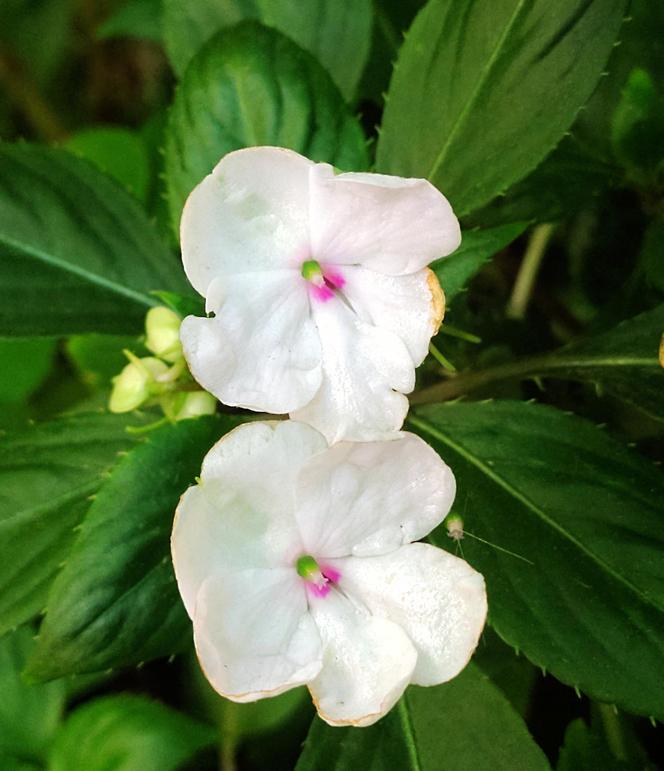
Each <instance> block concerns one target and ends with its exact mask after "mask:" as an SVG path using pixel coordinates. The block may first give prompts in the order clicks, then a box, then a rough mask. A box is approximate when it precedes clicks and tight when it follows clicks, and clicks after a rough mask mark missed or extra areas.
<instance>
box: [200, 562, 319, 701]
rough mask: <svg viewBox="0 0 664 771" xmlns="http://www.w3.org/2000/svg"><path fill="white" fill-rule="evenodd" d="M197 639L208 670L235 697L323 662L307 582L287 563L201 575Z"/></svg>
mask: <svg viewBox="0 0 664 771" xmlns="http://www.w3.org/2000/svg"><path fill="white" fill-rule="evenodd" d="M194 642H195V645H196V652H197V653H198V658H199V661H200V663H201V667H202V669H203V671H204V673H205V676H206V677H207V679H208V680H209V681H210V683H211V684H212V686H213V688H214V689H215V690H216V691H217V692H218V693H220V694H222V696H226V697H227V698H229V699H233V701H240V702H245V701H255V700H256V699H261V698H263V697H265V696H276V695H277V694H279V693H282V692H283V691H287V690H288V689H290V688H294V687H295V686H297V685H302V684H304V683H307V682H309V681H310V680H311V679H312V678H314V677H316V675H317V674H318V672H319V671H320V668H321V663H322V653H321V650H322V648H321V640H320V636H319V634H318V630H317V627H316V624H315V623H314V620H313V619H312V617H311V615H310V614H309V612H308V608H307V599H306V595H305V588H304V585H303V584H302V581H300V579H299V578H298V577H297V574H296V573H295V571H294V570H293V569H292V568H291V569H286V568H282V569H272V570H243V571H239V572H237V573H230V574H228V575H226V576H211V577H210V578H208V579H206V580H205V581H204V582H203V584H202V585H201V588H200V590H199V593H198V597H197V601H196V611H195V613H194Z"/></svg>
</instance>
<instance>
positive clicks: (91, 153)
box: [65, 126, 150, 203]
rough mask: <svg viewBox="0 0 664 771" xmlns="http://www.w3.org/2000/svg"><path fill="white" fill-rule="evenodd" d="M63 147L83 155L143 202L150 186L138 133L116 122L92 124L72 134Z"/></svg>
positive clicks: (146, 158)
mask: <svg viewBox="0 0 664 771" xmlns="http://www.w3.org/2000/svg"><path fill="white" fill-rule="evenodd" d="M65 146H66V148H67V149H68V150H69V151H70V152H72V153H74V154H75V155H79V156H81V157H82V158H87V159H88V160H89V161H91V162H92V163H94V165H95V166H97V167H98V168H99V169H100V170H101V171H103V172H104V173H105V174H108V176H109V177H113V179H115V180H116V181H118V182H119V183H120V184H121V185H122V186H123V187H125V188H126V189H127V190H129V192H130V193H132V194H133V195H134V196H135V197H136V198H138V200H139V201H141V202H143V203H145V200H146V198H147V194H148V188H149V186H150V161H149V158H148V150H147V147H146V146H145V143H144V142H143V140H142V138H141V136H140V134H137V133H136V132H135V131H129V129H125V128H120V127H119V126H96V127H94V128H86V129H82V130H81V131H77V132H76V133H75V134H72V135H71V136H70V137H69V139H68V140H67V143H66V145H65Z"/></svg>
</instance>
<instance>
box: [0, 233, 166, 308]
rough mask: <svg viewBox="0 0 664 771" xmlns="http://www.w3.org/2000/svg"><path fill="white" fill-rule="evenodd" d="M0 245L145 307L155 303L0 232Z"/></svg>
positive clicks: (129, 289)
mask: <svg viewBox="0 0 664 771" xmlns="http://www.w3.org/2000/svg"><path fill="white" fill-rule="evenodd" d="M0 246H7V247H8V248H9V249H11V250H14V251H15V252H18V253H19V254H25V255H27V256H29V257H31V258H32V259H35V260H39V261H41V262H43V263H45V264H46V265H49V266H50V267H52V268H57V269H58V270H61V271H63V272H64V273H70V274H71V275H74V276H77V277H78V278H82V279H84V280H85V281H87V282H88V283H90V284H94V285H96V286H99V287H102V288H103V289H107V290H110V291H111V292H113V293H114V294H119V295H121V296H122V297H126V298H127V299H129V300H132V301H133V302H136V303H138V304H140V305H142V306H144V307H146V308H151V307H152V306H153V305H156V304H157V300H156V299H153V298H152V297H150V296H149V295H147V294H143V293H142V292H138V291H136V290H135V289H131V288H130V287H127V286H123V285H122V284H118V283H116V282H115V281H111V280H110V279H107V278H104V277H103V276H100V275H98V274H96V273H92V272H91V271H88V270H85V269H83V268H81V267H80V266H77V265H74V264H73V263H70V262H66V261H65V260H61V259H59V258H58V257H55V256H54V255H52V254H48V253H47V252H44V251H42V250H41V249H37V248H35V247H32V246H29V245H27V244H25V243H21V242H20V241H15V240H14V239H12V238H9V237H8V236H6V235H3V234H0Z"/></svg>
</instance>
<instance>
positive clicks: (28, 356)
mask: <svg viewBox="0 0 664 771" xmlns="http://www.w3.org/2000/svg"><path fill="white" fill-rule="evenodd" d="M56 345H57V341H56V340H52V339H47V338H46V339H43V340H0V404H1V403H2V402H17V401H20V400H22V399H27V398H28V397H29V396H30V394H31V393H33V392H34V391H35V389H37V388H38V387H39V386H40V385H41V383H42V382H43V381H44V378H45V377H46V376H47V375H48V373H49V372H50V370H51V366H52V364H53V357H54V355H55V347H56Z"/></svg>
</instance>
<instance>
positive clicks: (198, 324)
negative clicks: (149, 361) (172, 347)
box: [180, 270, 322, 414]
mask: <svg viewBox="0 0 664 771" xmlns="http://www.w3.org/2000/svg"><path fill="white" fill-rule="evenodd" d="M305 284H306V282H305V281H304V279H303V278H302V277H301V276H300V274H299V272H298V271H294V270H280V271H269V272H265V273H238V274H236V275H232V276H231V275H229V276H226V277H224V278H222V279H216V280H215V281H214V282H213V283H212V284H211V286H210V295H209V298H208V309H212V310H214V311H215V313H216V315H215V317H214V318H198V317H196V316H187V318H185V319H184V321H183V322H182V327H181V329H180V339H181V340H182V348H183V351H184V355H185V357H186V359H187V363H188V364H189V368H190V370H191V372H192V374H193V376H194V377H195V378H196V380H197V381H198V382H199V383H200V384H201V385H202V386H203V388H205V389H206V390H207V391H210V393H212V394H214V395H215V396H216V397H217V398H218V399H219V400H220V401H221V402H223V403H224V404H228V405H230V406H234V407H245V408H246V409H250V410H257V411H264V412H270V413H274V414H278V413H285V412H289V411H290V410H295V409H298V408H299V407H301V406H303V405H304V404H307V403H308V402H309V401H310V400H311V399H312V397H313V396H314V394H315V393H316V391H317V390H318V388H319V386H320V383H321V377H322V374H321V348H320V340H319V335H318V331H317V329H316V326H315V324H314V322H313V320H312V318H311V313H310V308H309V295H308V291H307V287H306V285H305ZM210 297H211V298H212V303H211V301H210Z"/></svg>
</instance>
